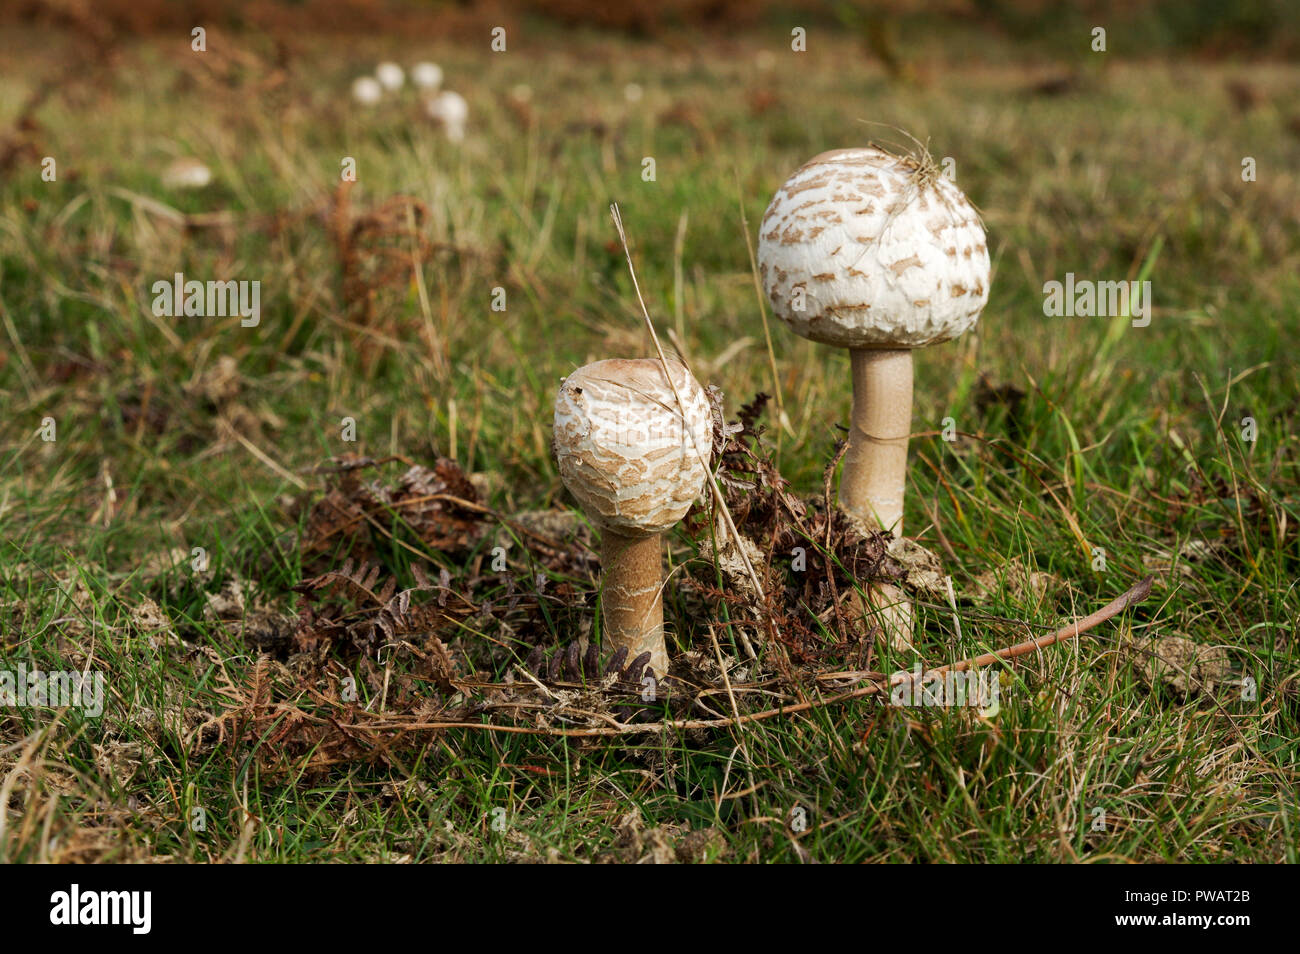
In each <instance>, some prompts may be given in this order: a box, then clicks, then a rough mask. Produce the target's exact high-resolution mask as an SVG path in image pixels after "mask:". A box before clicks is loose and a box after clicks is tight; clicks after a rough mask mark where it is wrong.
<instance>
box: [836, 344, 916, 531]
mask: <svg viewBox="0 0 1300 954" xmlns="http://www.w3.org/2000/svg"><path fill="white" fill-rule="evenodd" d="M849 361H850V362H851V364H852V367H853V421H852V427H851V429H850V431H849V449H848V451H847V452H846V453H845V455H844V471H843V473H842V474H841V475H840V507H841V508H842V509H843V510H844V512H845V513H847V514H848V515H849V516H850V517H852V518H853V519H854V520H855V521H856V522H857V523H858V524H860V525H861V526H862V527H863V529H868V530H887V531H890V532H892V533H893V535H894V536H896V537H901V536H902V535H903V491H904V489H905V488H906V486H907V441H908V438H909V437H910V436H911V433H912V352H911V350H910V349H906V348H889V349H886V348H880V349H875V348H855V349H853V350H852V351H850V352H849Z"/></svg>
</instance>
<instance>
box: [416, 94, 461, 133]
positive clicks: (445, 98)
mask: <svg viewBox="0 0 1300 954" xmlns="http://www.w3.org/2000/svg"><path fill="white" fill-rule="evenodd" d="M424 111H425V112H426V113H428V115H429V118H430V119H436V120H438V121H439V122H442V123H446V124H447V125H448V126H463V125H464V124H465V120H467V119H469V103H467V102H465V97H464V96H462V95H460V93H457V92H455V91H453V90H449V89H445V90H443V91H442V92H441V93H439V94H438V95H437V96H434V97H433V98H432V99H430V100H429V101H428V102H427V103H425V106H424Z"/></svg>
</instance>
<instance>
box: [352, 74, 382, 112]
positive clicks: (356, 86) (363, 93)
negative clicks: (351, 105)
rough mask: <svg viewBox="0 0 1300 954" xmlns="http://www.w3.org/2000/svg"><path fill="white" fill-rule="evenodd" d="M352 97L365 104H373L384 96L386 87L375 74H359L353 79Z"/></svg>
mask: <svg viewBox="0 0 1300 954" xmlns="http://www.w3.org/2000/svg"><path fill="white" fill-rule="evenodd" d="M352 98H353V99H355V100H356V101H357V102H358V103H360V104H361V105H363V106H373V105H375V103H377V102H379V101H380V100H381V99H383V98H384V87H383V86H381V85H380V83H379V80H377V79H375V78H374V77H373V76H358V77H357V78H356V79H354V80H353V81H352Z"/></svg>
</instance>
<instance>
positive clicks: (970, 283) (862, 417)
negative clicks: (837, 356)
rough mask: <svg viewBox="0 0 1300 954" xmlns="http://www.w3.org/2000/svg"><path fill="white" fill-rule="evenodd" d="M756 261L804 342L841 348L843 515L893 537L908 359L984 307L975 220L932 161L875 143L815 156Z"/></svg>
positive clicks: (795, 181) (795, 178) (791, 185)
mask: <svg viewBox="0 0 1300 954" xmlns="http://www.w3.org/2000/svg"><path fill="white" fill-rule="evenodd" d="M758 263H759V274H760V277H761V279H762V282H763V287H764V289H765V290H766V292H767V296H768V299H769V300H770V301H771V303H772V309H773V311H775V313H776V314H777V316H778V317H780V318H781V319H782V320H783V321H784V322H785V323H786V324H788V325H789V326H790V327H791V329H793V330H794V332H795V333H796V334H798V335H801V336H802V337H804V338H808V339H810V340H812V341H817V342H821V343H823V344H830V345H837V346H838V347H841V348H848V349H849V360H850V363H851V365H852V374H853V420H852V427H851V429H850V432H849V447H848V452H847V453H846V454H845V458H844V472H843V474H842V476H841V478H840V506H841V507H842V508H843V509H844V511H845V512H846V513H847V514H848V515H849V516H850V517H851V518H853V519H854V521H855V522H857V523H858V524H859V525H860V526H862V527H863V528H864V529H877V528H878V529H881V530H886V531H891V532H892V533H893V534H894V536H896V537H898V536H901V535H902V532H903V493H904V489H905V486H906V480H907V441H908V437H909V435H910V433H911V429H912V350H913V349H914V348H923V347H925V346H926V345H932V344H937V343H939V342H941V341H947V340H948V339H950V338H955V337H957V336H958V335H960V334H962V333H963V332H965V331H968V330H969V329H970V328H971V327H972V326H974V324H975V323H976V321H978V320H979V316H980V312H981V311H982V310H983V308H984V305H985V304H986V303H987V302H988V295H989V254H988V245H987V242H986V240H985V235H984V226H983V224H982V223H981V222H980V218H979V215H978V213H977V212H976V211H975V209H974V208H973V207H972V206H971V204H970V202H968V201H967V199H966V196H965V195H963V194H962V192H961V190H960V189H958V188H957V187H956V186H955V185H953V183H952V182H951V181H950V180H949V179H948V178H947V177H946V176H944V175H943V174H941V173H940V172H939V170H938V169H937V168H936V167H935V166H934V164H933V161H932V160H930V159H929V158H928V157H925V158H924V159H923V160H917V159H914V158H911V157H899V156H895V155H892V154H890V153H888V152H885V151H884V150H883V149H879V148H876V147H874V146H869V147H867V148H863V149H839V150H835V151H832V152H824V153H822V154H821V155H819V156H817V157H815V158H814V159H812V160H811V161H809V162H808V163H806V164H805V165H804V166H803V167H801V168H800V169H799V170H798V171H797V172H795V173H794V174H793V175H792V176H790V178H789V179H787V180H786V182H785V184H784V185H783V186H781V188H780V189H779V190H777V193H776V196H775V197H774V198H773V199H772V203H771V205H769V206H768V207H767V212H766V213H765V214H764V215H763V223H762V225H761V226H760V229H759V248H758Z"/></svg>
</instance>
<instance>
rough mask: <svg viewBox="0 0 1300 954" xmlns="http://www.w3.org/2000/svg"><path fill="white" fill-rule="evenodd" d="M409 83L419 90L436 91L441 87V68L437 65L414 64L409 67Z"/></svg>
mask: <svg viewBox="0 0 1300 954" xmlns="http://www.w3.org/2000/svg"><path fill="white" fill-rule="evenodd" d="M411 82H412V83H414V84H415V85H416V86H418V87H420V88H421V89H428V90H434V89H437V88H438V87H439V86H441V85H442V67H441V66H439V65H438V64H437V63H416V64H415V65H414V66H412V67H411Z"/></svg>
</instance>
